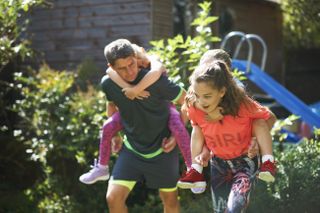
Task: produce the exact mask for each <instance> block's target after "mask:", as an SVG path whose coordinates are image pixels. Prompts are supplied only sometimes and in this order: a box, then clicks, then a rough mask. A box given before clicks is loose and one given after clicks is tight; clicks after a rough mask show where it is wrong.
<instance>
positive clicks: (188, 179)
mask: <svg viewBox="0 0 320 213" xmlns="http://www.w3.org/2000/svg"><path fill="white" fill-rule="evenodd" d="M199 131H200V132H199ZM199 133H201V129H200V127H198V126H194V127H193V130H192V135H191V147H192V151H191V152H192V156H194V157H193V159H192V162H193V163H192V165H191V169H190V170H189V171H187V172H186V174H185V175H184V176H183V177H181V178H180V179H179V181H178V184H177V185H178V187H180V188H183V189H194V188H197V189H199V190H196V191H194V193H202V192H204V190H205V188H206V185H207V184H206V181H205V178H204V175H203V174H202V169H203V166H202V165H200V164H199V163H197V161H196V160H195V157H196V156H199V155H200V154H202V150H203V147H202V146H203V140H201V138H202V137H203V136H202V133H201V134H200V135H199ZM202 139H203V138H202Z"/></svg>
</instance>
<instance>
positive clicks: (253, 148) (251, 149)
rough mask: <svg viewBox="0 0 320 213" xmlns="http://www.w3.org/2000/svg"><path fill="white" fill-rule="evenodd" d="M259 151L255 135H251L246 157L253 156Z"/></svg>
mask: <svg viewBox="0 0 320 213" xmlns="http://www.w3.org/2000/svg"><path fill="white" fill-rule="evenodd" d="M258 153H259V146H258V142H257V138H256V137H252V139H251V143H250V145H249V149H248V157H249V158H254V157H255V156H256V155H257V154H258Z"/></svg>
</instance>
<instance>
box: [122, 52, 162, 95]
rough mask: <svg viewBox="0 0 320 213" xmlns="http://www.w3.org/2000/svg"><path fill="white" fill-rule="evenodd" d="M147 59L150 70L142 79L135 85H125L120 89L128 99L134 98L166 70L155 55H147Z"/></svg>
mask: <svg viewBox="0 0 320 213" xmlns="http://www.w3.org/2000/svg"><path fill="white" fill-rule="evenodd" d="M148 59H149V61H150V64H151V68H150V71H149V72H148V73H147V74H146V75H145V76H144V77H143V78H142V80H141V81H140V82H139V83H138V84H137V85H135V86H133V87H125V88H123V90H122V91H123V92H124V94H125V95H126V96H127V97H128V98H129V99H134V98H136V97H137V94H140V93H141V92H142V91H143V90H144V89H146V88H147V87H149V86H150V85H152V84H153V83H154V82H156V81H157V80H158V79H159V78H160V76H161V75H162V73H165V72H166V69H165V67H164V66H163V65H162V63H161V62H160V61H158V60H156V58H155V57H153V56H148Z"/></svg>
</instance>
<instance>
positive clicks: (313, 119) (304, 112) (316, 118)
mask: <svg viewBox="0 0 320 213" xmlns="http://www.w3.org/2000/svg"><path fill="white" fill-rule="evenodd" d="M247 63H248V61H245V60H236V59H234V60H233V61H232V66H233V68H236V69H238V70H239V71H243V72H244V73H245V75H246V77H247V78H248V79H249V80H251V81H252V82H253V83H255V84H256V85H257V86H258V87H260V88H261V89H262V90H263V91H264V92H266V93H267V94H269V95H270V96H271V97H273V98H274V99H275V100H277V102H278V103H280V104H281V105H282V106H284V107H285V108H286V109H288V110H289V111H290V112H291V113H292V114H295V115H298V116H300V118H301V120H303V121H305V122H306V123H307V124H309V125H310V126H314V127H317V128H320V115H319V114H317V113H316V112H314V111H312V110H311V109H310V108H309V107H308V105H306V104H305V103H304V102H302V101H301V100H300V99H299V98H298V97H296V96H295V95H294V94H292V93H291V92H290V91H288V90H287V89H286V88H285V87H283V86H282V85H281V84H279V83H278V82H277V81H275V80H274V79H273V78H272V77H270V76H269V75H268V74H267V73H265V72H264V71H263V70H261V69H260V68H259V67H258V66H257V65H255V64H254V63H251V66H250V71H249V72H246V70H247Z"/></svg>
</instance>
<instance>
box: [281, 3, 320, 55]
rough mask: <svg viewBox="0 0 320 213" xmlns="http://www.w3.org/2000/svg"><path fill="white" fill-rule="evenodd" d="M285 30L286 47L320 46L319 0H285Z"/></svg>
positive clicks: (283, 4) (283, 9)
mask: <svg viewBox="0 0 320 213" xmlns="http://www.w3.org/2000/svg"><path fill="white" fill-rule="evenodd" d="M281 7H282V11H283V22H284V27H283V32H284V40H285V42H284V44H285V47H286V48H288V49H290V48H316V47H318V48H319V47H320V22H319V11H320V2H319V1H315V0H313V1H307V0H283V1H281Z"/></svg>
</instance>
